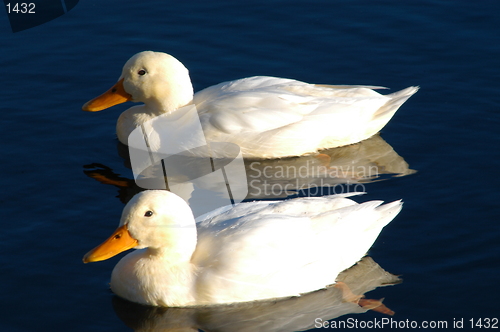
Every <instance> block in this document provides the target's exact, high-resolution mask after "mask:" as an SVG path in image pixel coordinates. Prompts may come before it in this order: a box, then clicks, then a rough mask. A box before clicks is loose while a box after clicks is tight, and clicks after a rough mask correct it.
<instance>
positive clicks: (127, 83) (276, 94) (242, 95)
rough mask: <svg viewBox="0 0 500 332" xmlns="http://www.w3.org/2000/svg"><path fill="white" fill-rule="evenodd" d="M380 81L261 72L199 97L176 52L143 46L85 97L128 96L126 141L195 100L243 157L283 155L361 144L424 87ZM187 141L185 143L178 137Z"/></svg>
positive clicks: (111, 100) (101, 103)
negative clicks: (383, 86)
mask: <svg viewBox="0 0 500 332" xmlns="http://www.w3.org/2000/svg"><path fill="white" fill-rule="evenodd" d="M378 88H380V87H374V86H346V85H337V86H336V85H317V84H308V83H304V82H300V81H296V80H293V79H285V78H277V77H267V76H255V77H249V78H243V79H239V80H235V81H230V82H224V83H220V84H217V85H214V86H211V87H209V88H206V89H204V90H202V91H200V92H198V93H196V94H194V95H193V86H192V84H191V79H190V77H189V73H188V70H187V69H186V67H184V65H183V64H182V63H181V62H179V61H178V60H177V59H176V58H174V57H173V56H171V55H168V54H165V53H161V52H152V51H144V52H140V53H138V54H136V55H134V56H133V57H132V58H130V59H129V60H128V61H127V63H126V64H125V66H124V67H123V71H122V74H121V76H120V78H119V80H118V83H116V85H114V86H113V87H112V88H111V89H110V90H109V91H107V92H106V93H104V94H103V95H101V96H99V97H97V98H95V99H93V100H91V101H89V102H87V103H86V104H85V105H84V106H83V110H85V111H92V112H94V111H100V110H103V109H105V108H108V107H111V106H114V105H116V104H120V103H123V102H125V101H134V102H142V103H144V105H139V106H133V107H131V108H130V109H128V110H126V111H125V112H123V113H122V114H121V115H120V117H119V119H118V122H117V126H116V132H117V136H118V139H119V140H120V142H122V143H123V144H126V145H128V136H129V135H130V133H131V132H132V131H133V130H134V129H135V128H137V127H139V126H141V125H142V124H144V123H146V122H148V121H149V120H151V119H153V118H155V117H157V116H159V115H162V114H169V113H172V112H177V111H178V110H179V111H181V112H182V107H184V106H187V105H195V106H196V108H197V111H198V115H199V118H200V121H201V125H202V128H203V132H204V134H205V137H206V140H207V141H209V142H231V143H234V144H237V145H238V146H239V147H240V148H241V151H242V152H243V156H244V157H250V158H279V157H288V156H300V155H303V154H307V153H314V152H316V151H318V150H322V149H328V148H333V147H338V146H344V145H349V144H353V143H357V142H359V141H362V140H364V139H367V138H369V137H371V136H372V135H374V134H376V133H377V132H379V131H380V130H381V129H382V128H383V127H384V126H385V125H386V124H387V122H389V120H390V119H391V118H392V116H393V115H394V113H395V112H396V111H397V110H398V108H399V107H400V106H401V105H402V104H403V103H404V102H405V101H406V100H407V99H408V98H410V97H411V96H412V95H413V94H414V93H415V92H416V91H417V90H418V87H409V88H406V89H404V90H401V91H398V92H395V93H392V94H388V95H381V94H379V93H378V92H375V91H374V90H373V89H378ZM179 144H182V142H179Z"/></svg>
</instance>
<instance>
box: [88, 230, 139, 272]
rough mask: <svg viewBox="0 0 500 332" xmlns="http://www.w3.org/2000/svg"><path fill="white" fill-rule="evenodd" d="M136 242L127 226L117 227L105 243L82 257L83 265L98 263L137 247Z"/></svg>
mask: <svg viewBox="0 0 500 332" xmlns="http://www.w3.org/2000/svg"><path fill="white" fill-rule="evenodd" d="M137 244H138V241H137V240H136V239H134V238H133V237H132V236H131V235H130V233H129V231H128V229H127V225H123V226H121V227H118V228H117V230H116V231H115V232H114V233H113V235H111V236H110V237H109V238H108V239H107V240H106V241H104V242H103V243H101V244H100V245H98V246H97V247H95V248H94V249H92V250H90V251H89V252H88V253H87V254H86V255H85V256H83V262H84V263H91V262H98V261H103V260H105V259H108V258H111V257H113V256H115V255H118V254H119V253H121V252H123V251H125V250H128V249H132V248H133V247H135V246H137Z"/></svg>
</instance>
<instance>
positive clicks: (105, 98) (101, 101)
mask: <svg viewBox="0 0 500 332" xmlns="http://www.w3.org/2000/svg"><path fill="white" fill-rule="evenodd" d="M129 100H132V96H131V95H130V94H128V93H127V92H126V91H125V88H124V87H123V78H122V79H121V80H119V81H118V82H117V83H116V84H115V85H113V86H112V87H111V89H109V90H108V91H106V92H104V93H103V94H102V95H100V96H99V97H96V98H94V99H92V100H90V101H88V102H86V103H85V105H83V107H82V110H84V111H88V112H97V111H102V110H104V109H106V108H109V107H111V106H115V105H118V104H121V103H124V102H126V101H129Z"/></svg>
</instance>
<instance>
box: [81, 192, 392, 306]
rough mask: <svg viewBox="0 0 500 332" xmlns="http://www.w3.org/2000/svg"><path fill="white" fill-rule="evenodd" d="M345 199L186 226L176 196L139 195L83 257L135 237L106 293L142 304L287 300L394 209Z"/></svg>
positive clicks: (213, 217)
mask: <svg viewBox="0 0 500 332" xmlns="http://www.w3.org/2000/svg"><path fill="white" fill-rule="evenodd" d="M346 196H349V195H334V196H326V197H321V198H297V199H292V200H288V201H279V202H264V201H262V202H252V203H242V204H239V205H237V206H236V207H234V208H231V209H227V208H224V209H219V210H216V211H214V212H213V213H210V214H208V215H205V216H202V220H200V221H198V223H196V224H195V220H194V218H193V215H192V213H191V211H190V209H189V206H188V205H187V204H186V203H185V202H184V201H183V200H182V199H181V198H179V197H177V196H175V195H174V194H172V193H170V192H167V191H159V190H158V191H157V190H152V191H145V192H142V193H139V194H138V195H136V196H135V197H134V198H133V199H132V200H131V201H130V202H129V203H128V204H127V206H126V207H125V209H124V212H123V215H122V219H121V222H120V225H121V227H120V228H119V229H118V230H120V232H121V233H119V232H118V230H117V232H116V233H115V234H113V236H112V237H110V239H108V241H106V242H105V243H103V245H101V246H99V247H97V248H96V249H94V250H92V251H91V252H89V253H88V254H87V255H86V256H85V258H84V261H85V262H91V261H97V260H102V259H106V258H109V257H111V256H113V255H115V254H117V253H118V252H119V250H118V251H117V250H115V249H109V248H108V247H107V246H109V245H110V244H109V242H113V241H115V240H116V238H117V236H116V234H120V235H119V236H118V238H119V241H122V240H123V241H125V240H124V239H126V238H129V239H132V242H133V241H136V242H134V243H133V244H130V245H127V246H126V247H127V248H130V247H134V246H135V247H136V248H144V249H141V250H137V251H135V252H133V253H130V254H128V255H126V256H125V257H124V258H122V259H121V260H120V262H119V263H118V264H117V265H116V267H115V268H114V270H113V273H112V277H111V289H112V290H113V292H115V293H116V294H117V295H119V296H121V297H123V298H125V299H127V300H130V301H133V302H137V303H142V304H149V305H155V306H180V307H183V306H195V305H209V304H219V303H233V302H245V301H254V300H261V299H269V298H279V297H288V296H296V295H300V294H302V293H307V292H311V291H314V290H317V289H321V288H324V287H325V286H327V285H330V284H333V283H335V279H336V277H337V275H338V274H339V273H340V272H341V271H343V270H345V269H346V268H349V267H350V266H352V265H354V264H355V263H356V262H357V261H358V260H360V259H361V258H362V257H363V256H364V255H365V254H366V252H367V251H368V249H369V248H370V247H371V245H372V244H373V242H374V241H375V239H376V238H377V236H378V234H379V233H380V231H381V230H382V228H383V227H384V226H385V225H386V224H387V223H389V222H390V221H391V220H392V219H393V218H394V217H395V216H396V215H397V214H398V212H399V211H400V210H401V206H402V203H401V202H400V201H396V202H392V203H389V204H385V205H381V203H382V202H381V201H370V202H366V203H363V204H358V203H356V202H354V201H352V200H350V199H348V198H345V197H346ZM148 211H151V216H147V214H148ZM117 241H118V240H117ZM103 248H104V249H103ZM108 251H109V252H108Z"/></svg>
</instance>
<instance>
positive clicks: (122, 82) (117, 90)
mask: <svg viewBox="0 0 500 332" xmlns="http://www.w3.org/2000/svg"><path fill="white" fill-rule="evenodd" d="M192 99H193V86H192V84H191V79H190V77H189V72H188V70H187V68H186V67H184V65H183V64H182V63H181V62H180V61H179V60H177V59H176V58H174V57H173V56H171V55H169V54H166V53H162V52H152V51H144V52H140V53H137V54H136V55H134V56H133V57H131V58H130V59H129V60H128V61H127V62H126V63H125V65H124V66H123V70H122V74H121V76H120V78H119V79H118V82H117V83H116V84H115V85H114V86H113V87H111V89H109V90H108V91H107V92H105V93H104V94H102V95H100V96H99V97H96V98H94V99H92V100H90V101H88V102H87V103H85V105H83V110H84V111H90V112H96V111H101V110H103V109H106V108H109V107H111V106H114V105H117V104H121V103H124V102H126V101H134V102H143V103H144V104H146V107H147V108H148V111H149V112H151V113H158V114H161V113H165V112H172V111H174V110H176V109H178V108H180V107H182V106H185V105H187V104H189V103H190V102H191V101H192Z"/></svg>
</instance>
